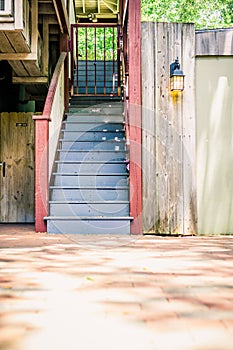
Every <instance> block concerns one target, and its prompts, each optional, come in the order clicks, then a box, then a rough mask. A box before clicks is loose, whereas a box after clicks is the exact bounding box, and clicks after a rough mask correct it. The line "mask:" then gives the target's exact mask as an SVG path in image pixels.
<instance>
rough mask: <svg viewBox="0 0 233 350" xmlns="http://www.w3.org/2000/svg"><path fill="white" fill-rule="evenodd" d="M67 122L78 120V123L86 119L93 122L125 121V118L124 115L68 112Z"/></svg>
mask: <svg viewBox="0 0 233 350" xmlns="http://www.w3.org/2000/svg"><path fill="white" fill-rule="evenodd" d="M78 108H79V107H78ZM66 120H67V122H77V123H81V122H83V123H85V122H86V121H88V122H92V123H97V122H98V123H111V122H113V123H123V122H124V118H123V116H122V115H109V116H106V115H89V114H87V115H85V114H80V115H73V114H68V115H67V119H66Z"/></svg>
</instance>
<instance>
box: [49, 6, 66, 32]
mask: <svg viewBox="0 0 233 350" xmlns="http://www.w3.org/2000/svg"><path fill="white" fill-rule="evenodd" d="M53 5H54V8H55V11H56V14H57V20H58V23H59V26H60V30H61V33H65V34H67V33H69V21H68V17H67V11H66V7H65V5H64V1H60V2H58V1H56V0H53Z"/></svg>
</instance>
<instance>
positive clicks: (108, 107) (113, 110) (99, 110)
mask: <svg viewBox="0 0 233 350" xmlns="http://www.w3.org/2000/svg"><path fill="white" fill-rule="evenodd" d="M78 107H80V105H78V104H72V105H70V107H69V114H72V113H74V111H75V108H78ZM82 107H83V105H82ZM83 113H89V114H92V113H93V114H94V115H100V116H101V115H108V116H111V115H114V114H115V115H117V114H118V115H121V114H122V113H123V108H122V104H116V103H111V104H105V103H102V104H101V103H100V104H96V105H90V106H88V105H86V109H84V110H83V111H82V112H78V114H83Z"/></svg>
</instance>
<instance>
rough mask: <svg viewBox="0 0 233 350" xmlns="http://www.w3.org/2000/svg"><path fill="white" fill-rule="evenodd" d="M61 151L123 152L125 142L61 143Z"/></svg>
mask: <svg viewBox="0 0 233 350" xmlns="http://www.w3.org/2000/svg"><path fill="white" fill-rule="evenodd" d="M60 143H61V149H62V150H80V151H88V152H89V151H92V150H96V151H99V150H100V151H124V150H125V141H122V142H117V141H101V142H98V141H97V142H91V141H82V142H78V141H77V142H72V141H62V142H60Z"/></svg>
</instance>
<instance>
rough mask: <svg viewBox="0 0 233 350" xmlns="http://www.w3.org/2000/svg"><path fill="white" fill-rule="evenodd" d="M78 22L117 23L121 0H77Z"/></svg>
mask: <svg viewBox="0 0 233 350" xmlns="http://www.w3.org/2000/svg"><path fill="white" fill-rule="evenodd" d="M75 9H76V19H77V22H78V23H105V22H108V23H117V22H118V19H119V12H120V0H75Z"/></svg>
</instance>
